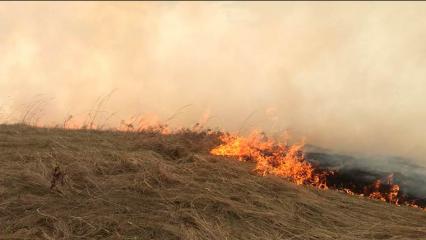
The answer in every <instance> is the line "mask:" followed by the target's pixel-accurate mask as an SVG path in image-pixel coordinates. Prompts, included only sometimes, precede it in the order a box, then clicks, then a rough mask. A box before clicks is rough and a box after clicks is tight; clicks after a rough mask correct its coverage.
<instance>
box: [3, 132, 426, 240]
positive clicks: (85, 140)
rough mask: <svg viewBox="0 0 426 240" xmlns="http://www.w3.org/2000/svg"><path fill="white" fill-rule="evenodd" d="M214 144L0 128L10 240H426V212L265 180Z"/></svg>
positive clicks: (203, 139)
mask: <svg viewBox="0 0 426 240" xmlns="http://www.w3.org/2000/svg"><path fill="white" fill-rule="evenodd" d="M216 144H217V139H216V138H215V137H214V136H209V135H206V134H205V133H198V134H197V133H190V132H182V133H179V134H173V135H168V136H163V135H160V134H156V133H152V132H151V133H149V132H145V133H122V132H108V131H102V132H101V131H91V130H61V129H40V128H31V127H26V126H22V125H3V126H0V176H1V178H0V239H190V240H192V239H194V240H195V239H217V240H222V239H426V213H425V212H422V211H420V210H417V209H412V208H408V207H396V206H393V205H389V204H386V203H383V202H378V201H372V200H367V199H364V198H361V197H356V196H347V195H344V194H342V193H338V192H333V191H319V190H316V189H311V188H309V187H297V186H294V185H293V184H290V183H288V182H286V181H284V180H282V179H278V178H275V177H260V176H257V175H254V174H252V173H251V172H250V169H252V166H250V163H240V162H237V161H233V160H232V159H226V158H220V157H214V156H210V155H209V154H208V150H209V149H210V148H211V147H213V146H215V145H216ZM55 168H56V171H55ZM54 175H55V176H54Z"/></svg>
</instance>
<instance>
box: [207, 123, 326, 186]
mask: <svg viewBox="0 0 426 240" xmlns="http://www.w3.org/2000/svg"><path fill="white" fill-rule="evenodd" d="M221 141H222V142H223V144H221V145H220V146H218V147H216V148H214V149H212V150H211V152H210V153H211V154H213V155H220V156H229V157H237V158H238V159H239V160H240V161H254V162H255V163H256V167H255V171H256V172H258V173H259V174H260V175H262V176H265V175H276V176H280V177H284V178H286V179H288V180H289V181H291V182H293V183H295V184H297V185H301V184H309V185H313V186H317V187H319V188H327V185H326V184H325V182H324V173H321V174H320V173H315V171H314V168H313V166H312V165H311V164H310V163H309V162H307V161H305V158H304V154H303V145H304V144H295V145H291V146H287V145H284V144H281V143H277V142H275V141H273V140H271V139H268V138H266V137H265V136H264V135H263V134H261V133H259V132H257V131H255V132H253V133H251V134H250V135H249V136H248V137H241V136H237V135H232V134H225V135H223V136H221Z"/></svg>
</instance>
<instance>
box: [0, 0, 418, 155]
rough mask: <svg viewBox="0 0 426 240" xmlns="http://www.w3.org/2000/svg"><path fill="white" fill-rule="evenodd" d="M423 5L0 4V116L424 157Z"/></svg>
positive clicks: (215, 3) (363, 3) (224, 3)
mask: <svg viewBox="0 0 426 240" xmlns="http://www.w3.org/2000/svg"><path fill="white" fill-rule="evenodd" d="M425 11H426V3H423V2H417V3H414V2H410V3H405V2H382V3H381V2H369V3H367V2H357V3H349V2H342V3H331V2H318V3H306V2H304V3H296V2H293V3H290V2H246V3H240V2H202V3H201V2H198V3H190V2H162V3H152V2H127V3H111V2H105V3H93V2H90V3H89V2H76V3H73V2H60V3H55V2H40V3H28V2H26V3H15V2H5V3H1V4H0V107H1V110H0V112H1V114H2V115H0V117H5V116H11V115H13V114H16V113H17V112H22V111H25V106H28V104H30V103H32V102H34V101H40V105H42V106H43V112H42V114H40V115H41V116H40V117H41V119H42V120H43V121H45V122H61V121H64V119H66V118H67V116H68V115H69V114H74V115H78V114H85V113H86V112H87V111H89V110H90V109H91V108H92V107H93V104H94V103H95V102H96V100H97V98H98V97H100V96H105V95H106V94H108V93H109V92H111V91H112V90H115V92H114V93H113V94H112V95H111V97H110V98H109V101H107V102H106V103H105V104H104V110H106V111H108V112H110V113H115V115H114V118H112V119H111V121H119V120H120V119H121V118H125V117H126V116H131V115H135V114H142V113H156V114H158V115H159V116H160V117H161V118H163V119H164V118H167V117H168V116H170V115H173V114H174V113H175V112H176V111H177V110H178V109H180V108H182V107H183V106H186V105H188V104H191V105H190V106H189V107H186V108H184V109H182V110H181V111H180V112H179V114H177V115H176V117H175V118H174V119H173V124H176V125H185V124H186V125H188V124H193V123H194V122H196V121H198V120H199V118H201V117H202V116H203V114H206V113H207V112H209V113H210V120H209V122H208V124H209V126H218V127H221V128H224V129H227V130H231V131H238V130H241V129H243V130H247V129H250V128H255V127H257V128H261V129H265V130H266V131H269V132H277V131H281V130H284V129H288V130H289V132H290V134H293V135H296V136H304V137H306V141H307V142H308V143H311V144H315V145H318V146H322V147H327V148H331V149H336V150H339V151H346V152H357V153H364V154H385V155H391V154H392V155H393V154H396V155H404V156H409V157H412V158H415V159H417V161H418V162H420V163H424V162H425V161H424V157H423V156H424V155H425V153H426V141H425V140H426V139H425V138H426V135H425V133H426V125H425V124H424V122H425V120H426V110H425V109H426V108H425V107H426V106H425V104H426V97H425V96H426V95H425V92H426V81H425V77H426V68H425V67H424V66H425V64H426V58H425V56H426V47H425V44H424V43H425V42H426V16H425V15H424V12H425Z"/></svg>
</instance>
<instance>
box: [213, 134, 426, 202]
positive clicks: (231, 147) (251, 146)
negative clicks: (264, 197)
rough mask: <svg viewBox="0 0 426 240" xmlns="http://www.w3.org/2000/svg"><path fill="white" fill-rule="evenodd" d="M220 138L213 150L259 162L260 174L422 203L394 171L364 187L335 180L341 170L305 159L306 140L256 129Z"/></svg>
mask: <svg viewBox="0 0 426 240" xmlns="http://www.w3.org/2000/svg"><path fill="white" fill-rule="evenodd" d="M220 140H221V142H222V144H220V145H219V146H218V147H215V148H213V149H212V150H211V151H210V153H211V154H213V155H218V156H227V157H235V158H237V159H238V160H239V161H251V162H254V163H255V164H256V165H255V169H254V170H255V172H257V173H258V174H259V175H262V176H265V175H275V176H280V177H283V178H285V179H287V180H289V181H290V182H293V183H295V184H297V185H302V184H303V185H311V186H314V187H317V188H320V189H329V188H330V189H335V190H337V191H340V192H344V193H347V194H349V195H360V196H366V197H368V198H370V199H377V200H381V201H385V202H389V203H393V204H396V205H400V204H401V203H403V204H404V205H408V206H412V207H419V206H418V205H416V204H414V202H413V201H409V200H407V199H405V198H404V196H403V195H402V193H401V192H400V186H399V185H397V184H393V174H391V175H390V176H388V177H387V179H386V181H382V180H380V179H378V180H376V181H374V182H373V183H372V184H370V185H365V186H364V188H363V189H359V188H357V187H355V186H352V185H346V186H344V185H342V183H341V182H335V181H334V182H333V180H332V179H334V178H333V177H334V176H338V174H339V172H336V171H331V170H328V169H319V168H316V167H314V166H313V165H312V164H311V163H310V162H308V161H307V160H306V159H305V156H304V153H303V147H304V144H303V143H301V144H294V145H288V144H282V143H279V142H276V141H274V140H271V139H268V138H267V137H266V136H265V135H264V134H262V133H260V132H258V131H255V132H252V133H251V134H250V135H249V136H248V137H242V136H238V135H234V134H229V133H224V134H223V135H222V136H221V137H220ZM329 181H331V182H329ZM419 208H423V206H422V207H419ZM425 210H426V208H425Z"/></svg>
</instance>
